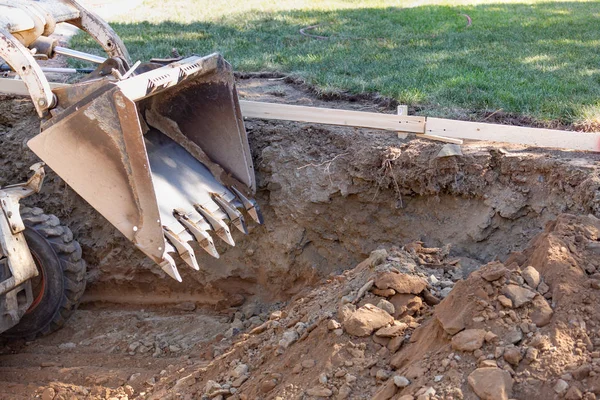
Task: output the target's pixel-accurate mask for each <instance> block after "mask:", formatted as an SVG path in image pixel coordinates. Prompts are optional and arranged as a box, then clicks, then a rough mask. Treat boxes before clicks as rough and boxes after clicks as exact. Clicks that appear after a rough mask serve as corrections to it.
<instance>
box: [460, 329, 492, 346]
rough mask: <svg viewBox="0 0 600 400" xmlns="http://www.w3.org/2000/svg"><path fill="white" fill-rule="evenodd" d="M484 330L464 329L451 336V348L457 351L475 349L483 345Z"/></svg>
mask: <svg viewBox="0 0 600 400" xmlns="http://www.w3.org/2000/svg"><path fill="white" fill-rule="evenodd" d="M485 334H486V331H484V330H483V329H466V330H464V331H462V332H459V333H457V334H456V335H454V336H453V337H452V348H453V349H454V350H459V351H475V350H477V349H480V348H481V346H483V341H484V340H485Z"/></svg>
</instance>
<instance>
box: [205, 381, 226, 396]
mask: <svg viewBox="0 0 600 400" xmlns="http://www.w3.org/2000/svg"><path fill="white" fill-rule="evenodd" d="M221 389H223V387H222V386H221V385H219V384H218V383H217V382H215V381H213V380H209V381H208V382H206V385H204V393H205V394H207V395H209V396H210V395H211V394H212V393H214V392H216V391H217V390H221Z"/></svg>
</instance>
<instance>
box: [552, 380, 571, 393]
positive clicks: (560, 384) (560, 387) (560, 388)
mask: <svg viewBox="0 0 600 400" xmlns="http://www.w3.org/2000/svg"><path fill="white" fill-rule="evenodd" d="M568 388H569V384H568V383H567V382H566V381H564V380H562V379H559V380H557V381H556V385H554V391H555V392H556V393H557V394H562V393H565V392H566V391H567V389H568Z"/></svg>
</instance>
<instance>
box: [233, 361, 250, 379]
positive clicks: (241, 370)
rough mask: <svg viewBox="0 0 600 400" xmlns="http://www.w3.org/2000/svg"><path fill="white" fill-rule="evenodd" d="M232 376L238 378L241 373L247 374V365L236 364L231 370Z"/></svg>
mask: <svg viewBox="0 0 600 400" xmlns="http://www.w3.org/2000/svg"><path fill="white" fill-rule="evenodd" d="M230 375H231V377H232V378H239V377H240V376H242V375H248V366H247V365H246V364H238V365H237V366H236V367H235V368H234V369H233V371H231V374H230Z"/></svg>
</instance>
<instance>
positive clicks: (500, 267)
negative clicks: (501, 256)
mask: <svg viewBox="0 0 600 400" xmlns="http://www.w3.org/2000/svg"><path fill="white" fill-rule="evenodd" d="M479 272H480V273H481V277H482V278H483V279H485V280H486V281H488V282H493V281H497V280H498V279H500V278H502V277H504V276H505V275H506V273H507V272H508V270H507V269H506V267H505V266H504V264H502V263H499V262H496V261H494V262H491V263H489V264H487V265H484V266H483V267H481V268H480V269H479Z"/></svg>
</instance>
